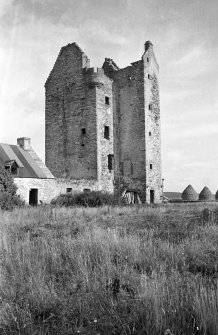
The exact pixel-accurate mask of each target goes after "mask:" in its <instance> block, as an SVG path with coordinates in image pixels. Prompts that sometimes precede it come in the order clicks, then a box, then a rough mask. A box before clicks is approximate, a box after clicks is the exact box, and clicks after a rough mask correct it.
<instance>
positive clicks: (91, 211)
mask: <svg viewBox="0 0 218 335" xmlns="http://www.w3.org/2000/svg"><path fill="white" fill-rule="evenodd" d="M217 284H218V205H217V204H215V203H214V204H197V203H195V204H192V205H188V204H173V205H172V204H171V205H164V206H159V207H153V208H149V207H144V206H141V207H123V208H114V207H103V208H85V209H83V208H73V209H70V208H67V209H64V208H59V209H58V208H52V207H49V206H48V207H47V206H45V207H38V208H24V209H20V210H15V211H13V212H11V213H8V212H5V213H0V334H10V335H12V334H22V335H25V334H26V335H34V334H37V335H38V334H41V335H42V334H46V335H48V334H49V335H50V334H52V335H56V334H59V335H62V334H63V335H65V334H68V335H70V334H84V335H85V334H96V335H97V334H98V335H104V334H143V335H145V334H148V335H156V334H163V335H164V334H165V335H166V334H168V335H170V334H174V335H194V334H200V335H203V334H204V335H217V334H218V288H217Z"/></svg>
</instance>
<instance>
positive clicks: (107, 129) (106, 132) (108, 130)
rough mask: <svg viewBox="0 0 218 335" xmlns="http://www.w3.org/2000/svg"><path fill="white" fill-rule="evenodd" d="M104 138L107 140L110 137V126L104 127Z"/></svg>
mask: <svg viewBox="0 0 218 335" xmlns="http://www.w3.org/2000/svg"><path fill="white" fill-rule="evenodd" d="M104 138H106V139H107V140H109V138H110V128H109V127H108V126H105V127H104Z"/></svg>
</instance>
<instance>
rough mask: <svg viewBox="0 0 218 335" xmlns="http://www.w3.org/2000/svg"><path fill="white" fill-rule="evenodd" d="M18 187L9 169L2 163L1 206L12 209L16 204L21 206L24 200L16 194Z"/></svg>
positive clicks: (0, 175) (0, 176) (0, 171)
mask: <svg viewBox="0 0 218 335" xmlns="http://www.w3.org/2000/svg"><path fill="white" fill-rule="evenodd" d="M16 191H17V187H16V185H15V184H14V180H13V177H12V175H11V174H10V172H9V171H7V170H6V169H5V168H4V166H3V165H1V164H0V208H1V209H2V210H11V209H13V208H14V207H15V206H18V207H21V206H23V205H24V201H23V200H22V199H21V198H20V196H19V195H17V194H16Z"/></svg>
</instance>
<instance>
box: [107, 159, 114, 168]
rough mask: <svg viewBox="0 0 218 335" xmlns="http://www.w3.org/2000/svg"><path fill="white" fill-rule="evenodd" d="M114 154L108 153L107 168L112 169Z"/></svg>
mask: <svg viewBox="0 0 218 335" xmlns="http://www.w3.org/2000/svg"><path fill="white" fill-rule="evenodd" d="M113 163H114V155H108V170H109V171H112V170H113V169H114V167H113V165H114V164H113Z"/></svg>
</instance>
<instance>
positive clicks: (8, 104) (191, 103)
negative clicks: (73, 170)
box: [0, 0, 218, 192]
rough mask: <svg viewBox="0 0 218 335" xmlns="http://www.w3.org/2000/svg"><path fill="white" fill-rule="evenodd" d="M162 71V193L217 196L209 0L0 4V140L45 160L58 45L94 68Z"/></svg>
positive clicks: (213, 30) (217, 36)
mask: <svg viewBox="0 0 218 335" xmlns="http://www.w3.org/2000/svg"><path fill="white" fill-rule="evenodd" d="M146 40H150V41H152V43H153V44H154V51H155V54H156V57H157V60H158V63H159V66H160V99H161V123H162V136H161V137H162V173H163V178H164V179H165V191H182V190H183V189H184V188H185V187H186V186H187V185H188V184H192V186H193V187H194V188H195V189H196V191H200V190H201V189H202V188H203V186H205V185H207V186H208V187H209V188H210V189H211V190H212V191H213V192H215V191H216V190H217V189H218V1H217V0H207V1H206V0H182V1H181V0H110V1H108V0H62V1H61V0H0V113H1V118H0V142H3V143H10V144H16V139H17V137H21V136H28V137H31V139H32V145H33V147H34V149H35V151H36V152H37V153H38V154H39V156H40V157H41V158H42V159H43V160H44V126H45V125H44V83H45V81H46V78H47V77H48V75H49V72H50V71H51V69H52V67H53V64H54V62H55V60H56V58H57V55H58V52H59V50H60V48H61V47H62V46H64V45H66V44H68V43H72V42H77V44H78V45H79V46H80V47H81V48H82V49H83V51H84V52H85V53H86V54H87V55H88V57H89V58H90V59H91V66H95V67H97V66H98V67H101V66H102V64H103V61H104V58H105V57H109V58H113V59H114V61H115V62H116V63H117V65H118V66H119V67H125V66H128V65H129V64H130V63H131V62H133V61H137V60H139V59H140V58H141V56H142V54H143V49H144V42H145V41H146Z"/></svg>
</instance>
